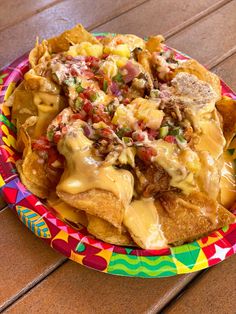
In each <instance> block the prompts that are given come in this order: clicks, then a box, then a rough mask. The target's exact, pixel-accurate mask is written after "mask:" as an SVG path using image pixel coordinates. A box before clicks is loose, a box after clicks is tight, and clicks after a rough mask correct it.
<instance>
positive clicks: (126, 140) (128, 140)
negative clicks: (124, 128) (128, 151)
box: [122, 136, 133, 145]
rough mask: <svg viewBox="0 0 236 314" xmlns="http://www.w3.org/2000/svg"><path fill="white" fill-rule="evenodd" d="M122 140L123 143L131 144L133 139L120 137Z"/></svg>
mask: <svg viewBox="0 0 236 314" xmlns="http://www.w3.org/2000/svg"><path fill="white" fill-rule="evenodd" d="M122 141H123V142H124V143H125V144H127V145H128V144H132V143H133V140H132V138H131V137H126V136H125V137H122Z"/></svg>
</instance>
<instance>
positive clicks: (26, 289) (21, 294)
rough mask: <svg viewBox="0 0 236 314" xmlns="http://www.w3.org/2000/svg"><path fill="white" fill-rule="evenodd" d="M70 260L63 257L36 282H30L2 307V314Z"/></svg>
mask: <svg viewBox="0 0 236 314" xmlns="http://www.w3.org/2000/svg"><path fill="white" fill-rule="evenodd" d="M67 261H68V259H67V258H66V257H62V259H61V260H59V261H58V262H56V263H55V264H54V265H52V266H51V267H49V268H48V269H47V270H46V271H45V272H43V273H42V274H41V275H40V276H39V277H38V278H37V279H36V280H35V281H32V282H30V283H29V284H27V285H26V286H25V287H24V288H23V289H22V290H20V291H19V292H18V293H17V294H16V295H14V296H13V297H11V298H10V299H8V300H7V301H6V302H5V303H4V304H3V305H2V306H1V307H0V313H2V312H4V311H6V310H7V309H8V308H10V307H11V306H12V305H13V304H14V303H16V302H17V301H18V300H20V299H21V298H23V297H24V295H26V294H27V293H29V292H30V291H31V290H32V289H33V288H34V287H36V286H37V285H39V284H40V283H41V282H42V281H43V280H44V279H45V278H47V277H48V276H49V275H51V274H52V273H54V272H55V271H56V270H57V269H58V268H60V267H61V266H62V265H64V264H65V263H66V262H67Z"/></svg>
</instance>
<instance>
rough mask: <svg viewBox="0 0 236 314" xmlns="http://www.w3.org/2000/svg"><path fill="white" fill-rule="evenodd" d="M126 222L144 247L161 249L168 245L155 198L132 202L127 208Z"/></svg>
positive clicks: (136, 239) (137, 240)
mask: <svg viewBox="0 0 236 314" xmlns="http://www.w3.org/2000/svg"><path fill="white" fill-rule="evenodd" d="M124 224H125V225H126V227H127V228H128V230H129V231H130V232H131V234H132V236H133V238H134V239H135V241H136V242H137V243H138V244H139V245H140V246H141V247H142V248H146V249H159V248H163V247H167V246H168V245H167V240H166V238H165V236H164V233H163V231H162V229H161V224H160V221H159V216H158V213H157V210H156V207H155V204H154V199H153V198H142V199H140V200H135V201H133V202H131V204H130V205H129V206H128V207H127V208H126V210H125V216H124Z"/></svg>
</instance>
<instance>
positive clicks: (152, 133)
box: [148, 129, 158, 141]
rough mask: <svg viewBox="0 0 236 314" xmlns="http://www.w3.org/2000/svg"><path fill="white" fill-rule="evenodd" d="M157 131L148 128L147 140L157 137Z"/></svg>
mask: <svg viewBox="0 0 236 314" xmlns="http://www.w3.org/2000/svg"><path fill="white" fill-rule="evenodd" d="M157 134H158V132H157V131H156V130H153V129H149V130H148V138H149V140H151V141H153V140H154V139H155V138H156V137H157Z"/></svg>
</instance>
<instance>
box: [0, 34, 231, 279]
mask: <svg viewBox="0 0 236 314" xmlns="http://www.w3.org/2000/svg"><path fill="white" fill-rule="evenodd" d="M96 35H97V36H105V35H106V34H104V33H99V34H96ZM166 49H172V48H169V47H166ZM175 52H176V55H177V57H178V58H179V59H188V56H186V55H184V54H182V53H180V52H178V51H176V50H175ZM28 68H29V63H28V57H27V54H26V55H24V56H22V57H21V58H19V59H17V60H16V61H14V62H13V63H12V64H11V65H10V66H8V67H6V68H5V69H4V70H3V71H2V73H1V74H0V103H2V102H3V101H4V100H6V99H7V98H8V97H9V96H10V95H11V93H12V92H13V90H14V88H15V87H16V86H17V84H19V82H21V81H22V79H23V75H24V73H25V72H26V71H27V70H28ZM221 84H222V93H223V95H227V96H229V97H231V98H235V99H236V95H235V94H234V92H233V91H232V90H231V89H230V88H229V87H228V86H227V85H226V84H225V83H224V82H221ZM10 121H11V113H10V109H9V108H8V107H5V106H2V105H1V107H0V173H1V175H0V188H1V193H2V196H3V198H4V199H5V200H6V202H7V203H8V205H9V206H10V207H11V208H12V209H13V210H14V211H15V212H16V214H17V215H18V218H19V219H20V220H21V221H22V222H23V223H24V224H25V225H26V226H27V227H28V228H29V229H30V230H31V231H32V232H33V233H34V234H35V235H36V236H38V237H40V238H42V239H43V240H44V241H46V242H47V243H48V244H49V245H50V246H51V247H52V248H54V249H56V250H57V251H59V252H61V253H62V254H64V255H65V256H67V257H68V258H70V259H71V260H73V261H75V262H77V263H80V264H82V265H85V266H88V267H90V268H93V269H96V270H99V271H102V272H105V273H109V274H114V275H122V276H134V277H145V278H155V277H167V276H174V275H177V274H185V273H190V272H194V271H197V270H201V269H204V268H207V267H209V266H212V265H215V264H217V263H219V262H221V261H223V260H224V259H226V258H227V257H229V256H230V255H232V254H234V253H235V252H236V223H235V224H232V225H231V226H227V227H225V228H222V229H220V230H218V231H216V232H213V233H212V234H210V235H209V236H208V237H205V238H202V239H200V240H197V241H194V242H192V243H189V244H185V245H181V246H178V247H172V248H166V249H162V250H142V249H136V248H135V249H134V248H129V247H120V246H116V245H111V244H108V243H104V242H102V241H100V240H97V239H94V238H93V237H92V236H90V235H89V234H88V232H87V230H86V229H85V228H81V229H79V230H78V229H74V228H73V227H71V226H70V225H67V224H66V223H65V222H63V221H62V220H60V219H59V218H57V217H56V216H55V215H54V213H53V212H51V211H49V209H48V208H47V207H46V206H45V205H44V204H43V203H42V202H41V201H40V200H39V199H38V198H37V197H35V196H34V195H33V194H32V193H31V192H29V191H28V190H27V189H26V188H25V187H24V185H23V184H22V183H21V181H20V178H19V176H18V174H17V170H16V167H15V161H16V160H17V159H18V158H19V156H18V154H17V152H16V151H15V138H16V130H15V126H14V125H13V124H12V123H11V122H10Z"/></svg>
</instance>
